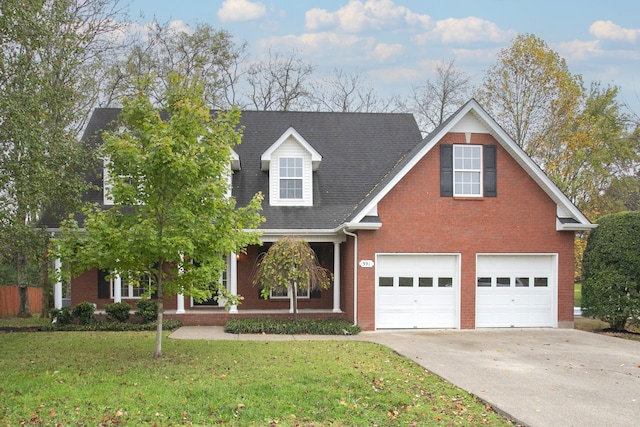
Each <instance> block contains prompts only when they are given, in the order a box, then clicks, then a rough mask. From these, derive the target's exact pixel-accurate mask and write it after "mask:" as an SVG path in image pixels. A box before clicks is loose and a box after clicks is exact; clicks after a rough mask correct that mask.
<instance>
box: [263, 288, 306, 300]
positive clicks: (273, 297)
mask: <svg viewBox="0 0 640 427" xmlns="http://www.w3.org/2000/svg"><path fill="white" fill-rule="evenodd" d="M295 288H296V290H297V291H298V296H297V299H309V298H311V286H308V285H307V288H306V295H300V291H301V290H305V289H300V288H298V287H297V286H296V287H295ZM289 290H290V288H287V294H286V295H273V291H274V289H273V288H272V289H270V290H269V299H274V300H285V299H286V300H288V299H290V298H291V295H290V294H289Z"/></svg>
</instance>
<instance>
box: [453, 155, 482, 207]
mask: <svg viewBox="0 0 640 427" xmlns="http://www.w3.org/2000/svg"><path fill="white" fill-rule="evenodd" d="M453 195H454V196H482V146H481V145H454V146H453Z"/></svg>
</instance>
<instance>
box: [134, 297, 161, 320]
mask: <svg viewBox="0 0 640 427" xmlns="http://www.w3.org/2000/svg"><path fill="white" fill-rule="evenodd" d="M136 306H137V307H138V310H137V311H136V312H135V315H136V316H139V317H140V318H142V321H143V322H144V323H150V322H155V321H156V320H157V319H158V303H157V302H155V301H149V300H140V301H138V302H137V304H136Z"/></svg>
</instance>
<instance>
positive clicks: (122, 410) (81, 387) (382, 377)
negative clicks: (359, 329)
mask: <svg viewBox="0 0 640 427" xmlns="http://www.w3.org/2000/svg"><path fill="white" fill-rule="evenodd" d="M153 343H154V334H153V333H152V332H32V333H4V334H0V349H1V351H0V372H2V376H1V377H0V426H14V425H25V424H27V425H29V424H34V425H47V426H49V425H56V426H57V425H62V426H68V425H73V426H79V425H93V426H97V425H101V426H155V425H157V426H177V425H192V426H205V425H216V424H223V425H243V426H245V425H248V426H276V425H277V426H311V425H313V426H316V427H317V426H327V425H331V426H355V425H357V426H373V425H381V426H388V425H466V426H476V425H482V424H490V425H511V423H510V422H509V421H508V420H506V419H504V418H503V417H501V416H499V415H497V414H496V413H494V412H493V411H492V410H491V408H488V407H486V406H485V405H484V404H483V403H481V402H479V401H477V400H476V399H475V398H474V397H472V396H470V395H469V394H468V393H465V392H464V391H462V390H460V389H459V388H457V387H454V386H453V385H451V384H449V383H447V382H445V381H442V380H440V379H439V378H438V377H436V376H434V375H432V374H430V373H428V372H426V371H425V370H424V369H422V368H421V367H419V366H418V365H416V364H414V363H413V362H412V361H410V360H408V359H406V358H403V357H401V356H399V355H397V354H396V353H394V352H393V351H391V350H389V349H387V348H386V347H383V346H380V345H377V344H373V343H364V342H356V341H286V342H264V341H260V342H252V341H182V340H172V339H165V340H163V344H164V345H163V354H164V356H165V357H164V359H162V360H159V361H153V360H152V358H151V356H152V352H153Z"/></svg>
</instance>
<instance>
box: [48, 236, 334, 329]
mask: <svg viewBox="0 0 640 427" xmlns="http://www.w3.org/2000/svg"><path fill="white" fill-rule="evenodd" d="M282 237H284V234H268V233H265V234H264V235H263V239H262V241H263V244H262V245H254V246H249V247H248V248H247V250H246V253H241V254H235V253H231V254H229V256H227V269H226V272H225V273H224V274H223V276H222V277H221V279H220V280H221V281H222V283H223V284H224V285H225V287H226V288H227V290H228V291H229V292H230V293H231V294H232V295H240V296H242V297H243V300H242V302H241V304H239V305H232V306H230V307H228V310H227V309H226V308H225V307H224V302H223V301H217V300H216V299H212V300H209V301H205V302H196V301H194V300H193V298H191V297H189V296H186V295H184V294H177V295H175V296H173V297H169V298H165V300H164V308H165V312H164V313H165V318H167V319H176V320H181V321H182V322H183V323H184V324H185V325H223V324H224V323H225V322H226V321H227V320H228V319H230V318H233V317H237V318H251V317H254V318H255V317H267V318H277V319H290V318H291V317H292V313H293V305H292V298H291V297H290V295H288V292H287V293H278V294H272V295H271V296H270V298H268V299H267V300H265V299H263V298H262V297H261V296H260V289H259V288H258V287H256V286H254V285H253V278H254V277H253V276H254V273H255V268H256V265H257V260H258V259H259V257H260V255H261V254H262V253H264V252H266V251H267V250H268V248H269V246H270V245H271V243H273V242H275V241H277V240H278V239H279V238H282ZM297 237H299V238H301V239H304V240H306V241H308V242H309V243H310V244H311V246H312V248H313V249H314V251H315V252H316V255H317V257H318V260H319V262H320V264H321V265H322V266H323V267H325V268H327V269H329V270H330V271H331V272H332V273H333V283H332V285H331V286H330V287H329V288H328V289H326V290H325V289H323V290H321V291H317V292H315V291H314V292H311V291H306V292H304V291H303V292H302V295H301V294H300V293H298V315H299V318H304V319H328V318H345V317H344V307H343V304H344V302H343V300H344V295H343V292H344V291H343V289H342V286H341V272H342V270H343V268H342V267H343V266H342V265H341V258H342V255H343V254H342V253H341V247H342V243H343V241H344V236H343V235H340V234H336V233H334V234H331V235H328V234H324V233H322V234H306V235H304V236H297ZM56 267H57V268H59V267H60V263H59V262H56ZM105 274H107V272H104V271H101V270H99V269H94V270H92V271H88V272H85V273H83V274H82V275H81V276H79V277H77V278H74V279H72V281H71V286H70V289H71V290H70V294H71V295H70V297H71V298H70V299H71V305H72V306H75V305H77V304H79V303H80V302H83V301H89V302H91V303H93V304H95V306H96V309H97V311H98V312H101V311H103V310H104V306H105V305H106V304H111V303H114V302H127V303H128V304H130V305H131V306H132V309H133V310H135V308H136V302H137V301H138V300H140V299H141V298H140V296H136V295H138V294H137V293H136V292H135V289H133V290H132V289H127V286H126V284H124V281H123V280H120V277H119V276H118V275H113V277H112V278H111V279H105ZM101 281H102V283H101ZM62 294H63V284H62V283H56V284H55V286H54V303H55V307H56V308H62V306H63V298H62ZM65 296H67V295H65Z"/></svg>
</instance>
